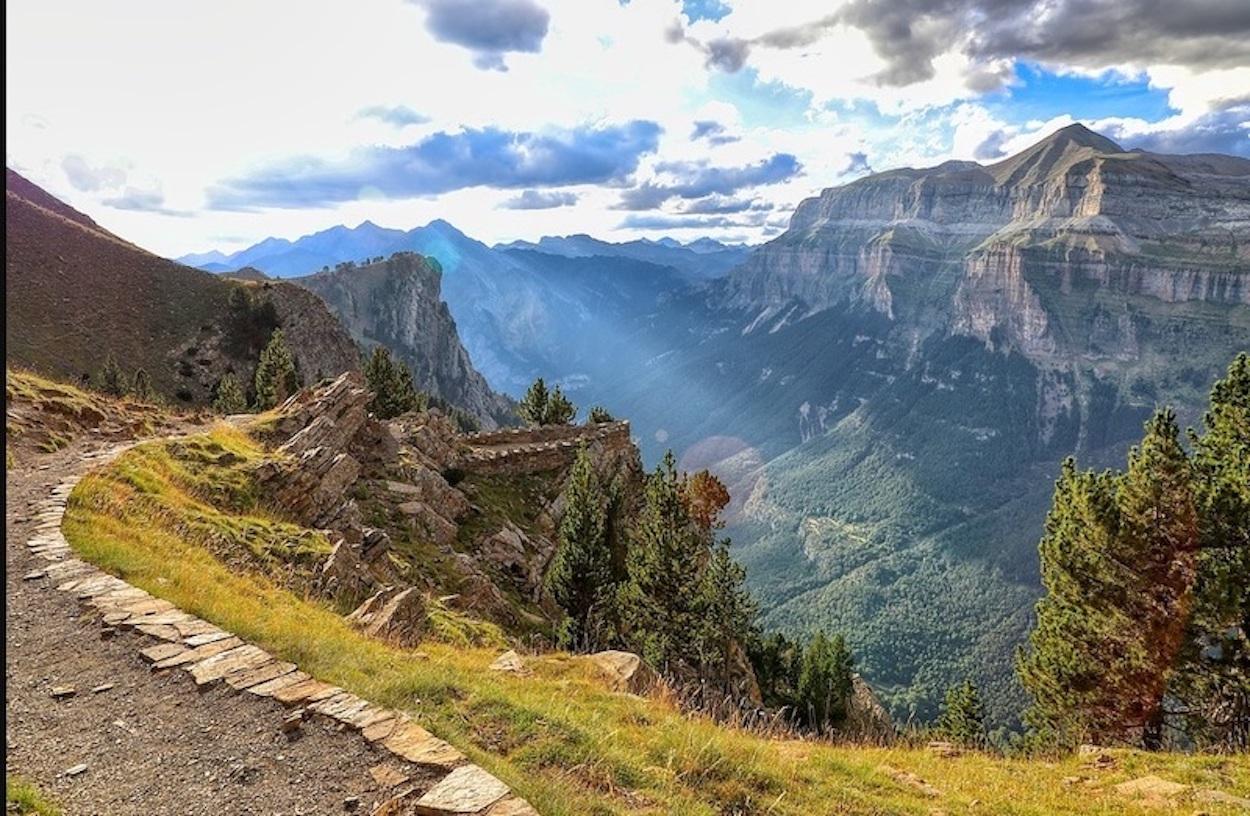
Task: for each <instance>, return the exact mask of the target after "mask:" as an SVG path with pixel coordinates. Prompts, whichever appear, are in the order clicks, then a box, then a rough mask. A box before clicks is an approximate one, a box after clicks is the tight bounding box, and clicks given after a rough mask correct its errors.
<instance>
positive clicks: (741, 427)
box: [185, 126, 1250, 723]
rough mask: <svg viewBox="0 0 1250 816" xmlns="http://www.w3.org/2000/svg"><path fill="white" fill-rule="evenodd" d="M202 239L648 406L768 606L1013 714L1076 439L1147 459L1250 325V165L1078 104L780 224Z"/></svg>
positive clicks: (497, 382) (905, 680)
mask: <svg viewBox="0 0 1250 816" xmlns="http://www.w3.org/2000/svg"><path fill="white" fill-rule="evenodd" d="M395 252H415V253H419V254H420V255H422V256H426V257H427V258H431V259H433V260H434V261H436V262H437V265H436V266H435V265H434V264H431V263H429V262H428V261H424V260H421V259H417V258H411V259H407V260H405V259H404V258H403V257H402V256H401V257H400V258H392V259H391V260H390V261H383V260H381V258H382V257H384V256H387V255H390V254H393V253H395ZM185 260H186V261H187V262H194V263H197V264H199V265H201V266H203V267H205V268H207V269H210V270H216V271H223V270H228V269H237V268H238V267H242V266H253V267H256V268H257V269H260V270H262V271H264V272H265V273H267V274H270V275H275V276H280V277H293V278H295V281H294V282H295V283H297V284H298V285H300V286H302V287H306V288H307V289H309V290H311V291H313V292H316V293H318V294H319V295H320V296H321V297H322V298H324V299H325V301H326V302H327V303H328V304H329V306H330V308H331V310H332V311H334V312H335V314H336V315H337V317H338V318H339V320H340V321H342V323H343V324H344V325H346V326H348V327H349V328H350V330H351V334H352V335H353V336H354V337H355V339H356V340H357V341H360V342H364V343H366V344H369V343H385V344H387V345H391V346H392V347H394V348H395V350H396V352H397V353H398V354H399V355H400V356H401V357H403V358H404V359H405V360H406V361H408V362H409V364H410V365H411V366H412V367H413V368H414V370H416V371H418V373H420V372H421V371H422V369H421V366H422V364H423V361H425V358H427V357H430V356H433V355H444V356H445V355H446V354H450V355H451V358H453V362H454V366H453V367H455V368H458V369H461V370H463V369H464V367H465V366H471V367H472V368H475V369H476V370H478V371H480V372H481V373H482V374H483V375H484V377H485V381H486V382H489V385H490V386H491V387H492V388H494V389H496V390H498V391H501V392H504V393H507V394H512V395H514V396H515V395H518V394H519V393H520V392H521V391H522V390H523V389H524V388H525V387H526V385H528V383H529V382H530V381H531V380H532V379H533V378H534V377H535V376H544V377H547V378H548V380H549V381H550V380H554V381H558V382H560V383H561V384H563V385H564V387H565V388H566V390H567V391H568V392H569V393H570V394H571V396H572V397H573V398H574V400H575V401H577V402H578V403H579V404H580V405H581V406H582V407H583V408H584V407H586V406H589V405H592V404H602V405H605V406H606V407H607V408H608V409H609V410H610V411H611V412H612V413H613V414H615V415H618V416H623V417H628V418H629V419H630V421H631V427H632V428H633V431H634V433H635V434H636V436H637V439H638V441H639V444H640V446H641V448H642V450H643V452H644V454H645V456H646V457H647V458H648V459H650V460H652V461H654V460H655V458H657V457H658V456H659V455H660V454H661V453H662V452H663V451H664V450H665V449H670V448H671V449H673V450H674V451H675V452H676V453H677V454H678V455H679V456H680V459H681V463H682V466H683V467H684V468H686V469H688V470H693V469H697V468H700V467H710V468H712V469H713V470H714V471H715V472H717V473H718V474H720V475H721V476H722V478H723V479H724V480H725V481H726V483H727V484H728V485H729V486H730V489H731V494H732V497H733V502H732V504H731V507H730V511H731V524H730V527H729V529H728V530H727V532H728V533H729V535H730V536H731V537H732V538H733V540H734V543H735V555H736V557H737V558H738V559H739V560H741V561H742V562H743V563H745V564H746V565H747V567H748V576H749V581H750V583H751V585H752V588H753V590H754V592H755V594H756V595H757V597H758V598H759V600H760V602H761V604H762V607H763V620H764V622H765V623H766V624H767V625H768V626H770V627H775V628H780V629H783V630H785V631H788V632H790V633H792V634H796V635H804V634H807V633H810V632H813V631H815V630H818V629H824V630H834V631H841V632H843V633H845V634H846V636H847V638H848V641H849V642H850V644H851V645H852V647H853V648H854V651H855V654H856V656H857V660H858V665H859V669H860V670H861V671H862V673H863V675H864V676H865V677H866V678H867V679H868V680H869V681H870V682H871V683H872V684H873V685H874V686H875V687H876V688H877V689H878V690H879V691H880V692H881V693H882V696H883V698H884V699H885V701H886V702H887V704H888V705H889V706H890V708H891V709H892V711H893V713H894V714H895V715H897V716H900V717H903V718H907V717H909V716H912V715H915V716H918V717H921V718H927V717H930V716H932V715H933V714H934V713H935V711H936V706H937V702H938V700H939V699H940V697H941V694H942V692H943V691H944V690H945V689H946V688H947V687H948V686H949V685H951V684H952V683H953V682H956V681H959V680H962V679H971V680H974V681H976V682H977V683H978V685H979V686H980V687H981V689H982V690H983V692H984V694H985V697H986V701H987V705H988V709H989V714H990V717H991V719H992V720H993V721H995V722H997V723H1005V722H1009V721H1010V720H1011V719H1012V717H1013V716H1014V715H1015V714H1016V713H1017V712H1018V711H1019V709H1020V703H1021V698H1020V690H1019V689H1018V688H1017V687H1016V685H1015V681H1014V679H1013V675H1012V654H1013V651H1014V649H1015V648H1016V647H1017V646H1018V645H1019V644H1020V642H1021V641H1022V639H1023V636H1024V633H1025V632H1026V631H1027V628H1028V626H1029V623H1030V616H1031V610H1032V605H1033V602H1034V600H1035V599H1036V597H1037V595H1038V593H1039V591H1040V586H1039V577H1038V561H1037V551H1036V545H1037V540H1038V537H1039V536H1040V534H1041V529H1042V521H1043V518H1044V515H1045V511H1046V507H1047V504H1048V501H1049V497H1050V492H1051V487H1052V484H1053V480H1054V479H1055V477H1056V475H1057V474H1058V471H1059V467H1060V463H1061V461H1062V460H1063V459H1064V458H1065V457H1067V456H1069V455H1076V456H1077V457H1078V458H1079V459H1080V461H1081V463H1082V464H1083V465H1089V466H1104V465H1114V464H1121V463H1122V462H1123V456H1124V454H1125V452H1126V448H1127V446H1128V445H1129V444H1130V440H1132V439H1135V438H1137V437H1138V436H1139V434H1140V427H1141V423H1142V421H1143V420H1144V419H1145V418H1146V417H1147V416H1148V415H1149V414H1150V413H1151V412H1152V411H1153V410H1154V408H1155V407H1156V406H1158V405H1162V404H1171V405H1173V406H1175V407H1176V408H1177V409H1178V411H1179V413H1180V415H1181V417H1182V420H1183V421H1187V422H1193V421H1195V420H1196V418H1197V413H1198V411H1199V410H1200V406H1201V405H1202V404H1204V402H1205V398H1206V392H1207V390H1208V389H1209V387H1210V385H1211V383H1212V382H1213V381H1214V380H1215V378H1216V376H1217V375H1218V374H1220V373H1221V372H1222V371H1223V370H1224V369H1225V367H1226V366H1227V364H1228V361H1229V360H1230V359H1231V358H1232V357H1233V355H1234V354H1235V353H1236V352H1237V351H1240V350H1244V349H1247V348H1250V161H1247V160H1244V159H1238V158H1233V157H1229V156H1222V155H1191V156H1169V155H1161V154H1154V153H1148V152H1144V151H1125V150H1123V149H1121V148H1120V147H1119V146H1118V145H1116V144H1115V143H1114V142H1112V141H1111V140H1109V139H1106V138H1105V137H1103V136H1100V135H1098V134H1096V133H1094V132H1092V131H1090V130H1088V129H1086V128H1083V127H1080V126H1073V127H1069V128H1065V129H1063V130H1060V131H1058V132H1056V133H1054V134H1052V135H1051V136H1049V137H1047V138H1046V139H1044V140H1042V141H1041V142H1039V143H1038V144H1036V145H1034V146H1033V147H1031V148H1029V149H1027V150H1025V151H1023V152H1021V153H1019V154H1017V155H1015V156H1012V157H1009V158H1007V159H1005V160H1003V161H1000V162H997V163H993V164H988V165H980V164H976V163H973V162H947V163H945V164H942V165H939V166H937V167H932V168H924V169H910V168H905V169H898V170H892V171H888V172H884V173H876V174H872V175H869V176H866V177H863V178H860V179H857V180H855V181H853V182H850V183H849V184H844V185H840V186H837V187H832V188H829V189H827V190H824V191H822V192H821V193H820V194H819V195H817V196H814V197H812V198H810V199H807V200H806V201H804V202H802V203H801V204H800V205H799V206H798V208H797V209H796V211H795V213H794V215H793V217H792V219H791V222H790V225H789V228H788V229H787V230H786V231H785V232H784V233H783V234H782V235H780V236H779V237H777V238H776V239H774V240H772V241H770V242H769V243H767V244H765V245H763V246H761V247H758V248H748V247H727V246H724V245H719V244H714V242H707V241H700V242H695V243H692V244H684V245H678V244H676V242H673V241H671V240H661V241H654V242H651V241H633V242H628V243H615V244H614V243H610V242H605V241H600V240H597V239H594V238H591V237H589V236H584V235H574V236H566V237H562V238H554V237H548V238H543V239H540V240H538V241H535V242H532V243H528V242H512V243H510V244H503V245H496V246H494V247H490V246H487V245H485V244H483V243H481V242H479V241H475V240H473V239H472V238H470V237H468V236H466V235H465V234H464V233H462V232H460V231H459V230H457V229H456V228H454V227H453V226H451V225H450V224H448V223H446V222H443V221H434V222H431V223H430V224H428V225H426V226H424V227H418V228H416V229H413V230H409V231H401V230H388V229H384V228H382V227H378V226H376V225H374V224H372V223H370V222H365V223H364V224H361V225H359V226H358V227H355V228H347V227H336V228H333V229H330V230H326V231H323V232H319V233H316V234H314V235H310V236H305V237H304V238H300V239H298V240H295V241H288V240H285V239H276V238H271V239H266V240H265V241H262V242H260V243H258V244H256V245H255V246H253V247H250V248H248V249H246V250H243V251H242V252H238V253H234V254H231V255H224V254H221V253H217V254H213V253H202V254H199V255H196V256H186V257H185ZM436 273H437V274H436ZM439 275H441V281H439V280H438V277H439ZM435 283H441V292H440V291H438V287H437V286H435V285H434V284H435ZM440 296H441V298H442V299H444V300H445V301H446V309H445V312H446V314H445V315H444V316H440V314H439V311H438V306H439V304H438V298H439V297H440ZM444 317H446V318H447V319H444ZM448 326H454V330H455V331H456V332H458V334H459V338H460V341H462V342H463V346H464V349H465V350H467V355H466V356H464V357H463V358H462V357H460V356H459V355H458V353H457V352H455V349H454V348H452V347H451V346H450V345H448V344H447V343H442V342H433V341H431V339H430V337H429V336H427V335H426V334H425V333H424V332H425V330H426V329H427V328H429V329H431V330H433V329H434V328H435V327H437V331H438V332H439V333H440V336H441V337H442V338H443V340H447V331H448ZM448 349H451V351H450V352H448ZM470 360H471V363H470V362H469V361H470ZM455 361H459V362H455ZM427 365H428V361H427ZM422 376H424V375H422ZM430 381H437V378H430ZM440 387H441V386H440ZM475 388H476V387H475ZM485 406H486V403H484V402H483V403H480V404H479V405H478V409H479V410H483V408H484V407H485ZM492 411H494V408H493V407H489V408H485V410H484V413H487V414H491V412H492Z"/></svg>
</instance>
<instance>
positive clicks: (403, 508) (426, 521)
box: [395, 501, 459, 545]
mask: <svg viewBox="0 0 1250 816" xmlns="http://www.w3.org/2000/svg"><path fill="white" fill-rule="evenodd" d="M395 509H397V510H398V511H399V512H401V513H403V514H404V515H406V516H411V517H412V519H413V521H415V522H416V523H417V525H418V526H419V527H420V528H421V529H422V530H423V531H424V532H425V534H426V535H428V536H429V537H430V540H431V541H433V542H434V543H435V544H439V545H445V544H450V543H451V542H452V541H455V539H456V530H457V529H459V528H458V527H456V525H455V524H454V523H453V522H450V521H448V520H447V519H445V518H443V517H442V516H440V515H439V514H438V513H436V512H435V511H434V510H433V509H432V508H431V507H430V506H429V505H428V504H426V503H425V502H421V501H408V502H401V503H400V504H398V505H396V508H395Z"/></svg>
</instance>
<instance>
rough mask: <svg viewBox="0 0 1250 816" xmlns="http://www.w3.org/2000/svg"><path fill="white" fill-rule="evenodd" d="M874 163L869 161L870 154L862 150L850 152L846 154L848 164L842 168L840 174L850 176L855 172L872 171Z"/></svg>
mask: <svg viewBox="0 0 1250 816" xmlns="http://www.w3.org/2000/svg"><path fill="white" fill-rule="evenodd" d="M871 172H872V165H871V164H869V163H868V154H867V153H862V152H855V153H848V154H847V155H846V166H845V167H843V168H842V171H841V173H839V175H843V176H849V175H853V174H861V175H862V174H864V173H871Z"/></svg>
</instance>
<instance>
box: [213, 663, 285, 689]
mask: <svg viewBox="0 0 1250 816" xmlns="http://www.w3.org/2000/svg"><path fill="white" fill-rule="evenodd" d="M293 671H295V664H294V663H283V662H282V661H279V660H273V661H270V662H269V663H263V664H261V665H259V666H257V667H255V668H253V669H247V670H246V671H241V672H235V673H234V674H230V675H227V676H226V684H227V685H229V686H230V687H232V688H236V689H239V690H240V691H243V690H244V689H250V688H251V687H252V686H259V685H260V684H261V683H268V682H269V681H270V680H275V679H277V678H279V677H282V676H283V675H286V674H290V673H291V672H293Z"/></svg>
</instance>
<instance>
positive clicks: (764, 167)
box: [656, 153, 803, 198]
mask: <svg viewBox="0 0 1250 816" xmlns="http://www.w3.org/2000/svg"><path fill="white" fill-rule="evenodd" d="M802 169H803V166H802V165H801V164H799V160H798V159H797V158H795V157H794V156H793V155H792V154H790V153H777V154H775V155H773V156H772V157H770V158H768V159H765V160H763V161H761V162H758V163H756V164H749V165H746V166H744V167H714V166H709V165H708V164H707V163H706V162H661V163H660V164H658V165H656V170H658V171H660V172H662V173H666V174H669V175H672V176H675V177H677V178H678V179H679V180H678V181H677V182H676V183H674V184H669V185H666V187H665V189H667V190H668V191H670V193H671V194H672V195H677V196H681V197H682V198H703V197H704V196H708V195H712V194H713V193H718V194H720V195H731V194H733V193H736V192H737V191H739V190H742V189H745V188H747V187H758V186H762V185H768V184H779V183H780V182H783V181H787V180H789V179H791V178H794V177H795V176H797V175H798V174H799V173H800V172H801V171H802Z"/></svg>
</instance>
